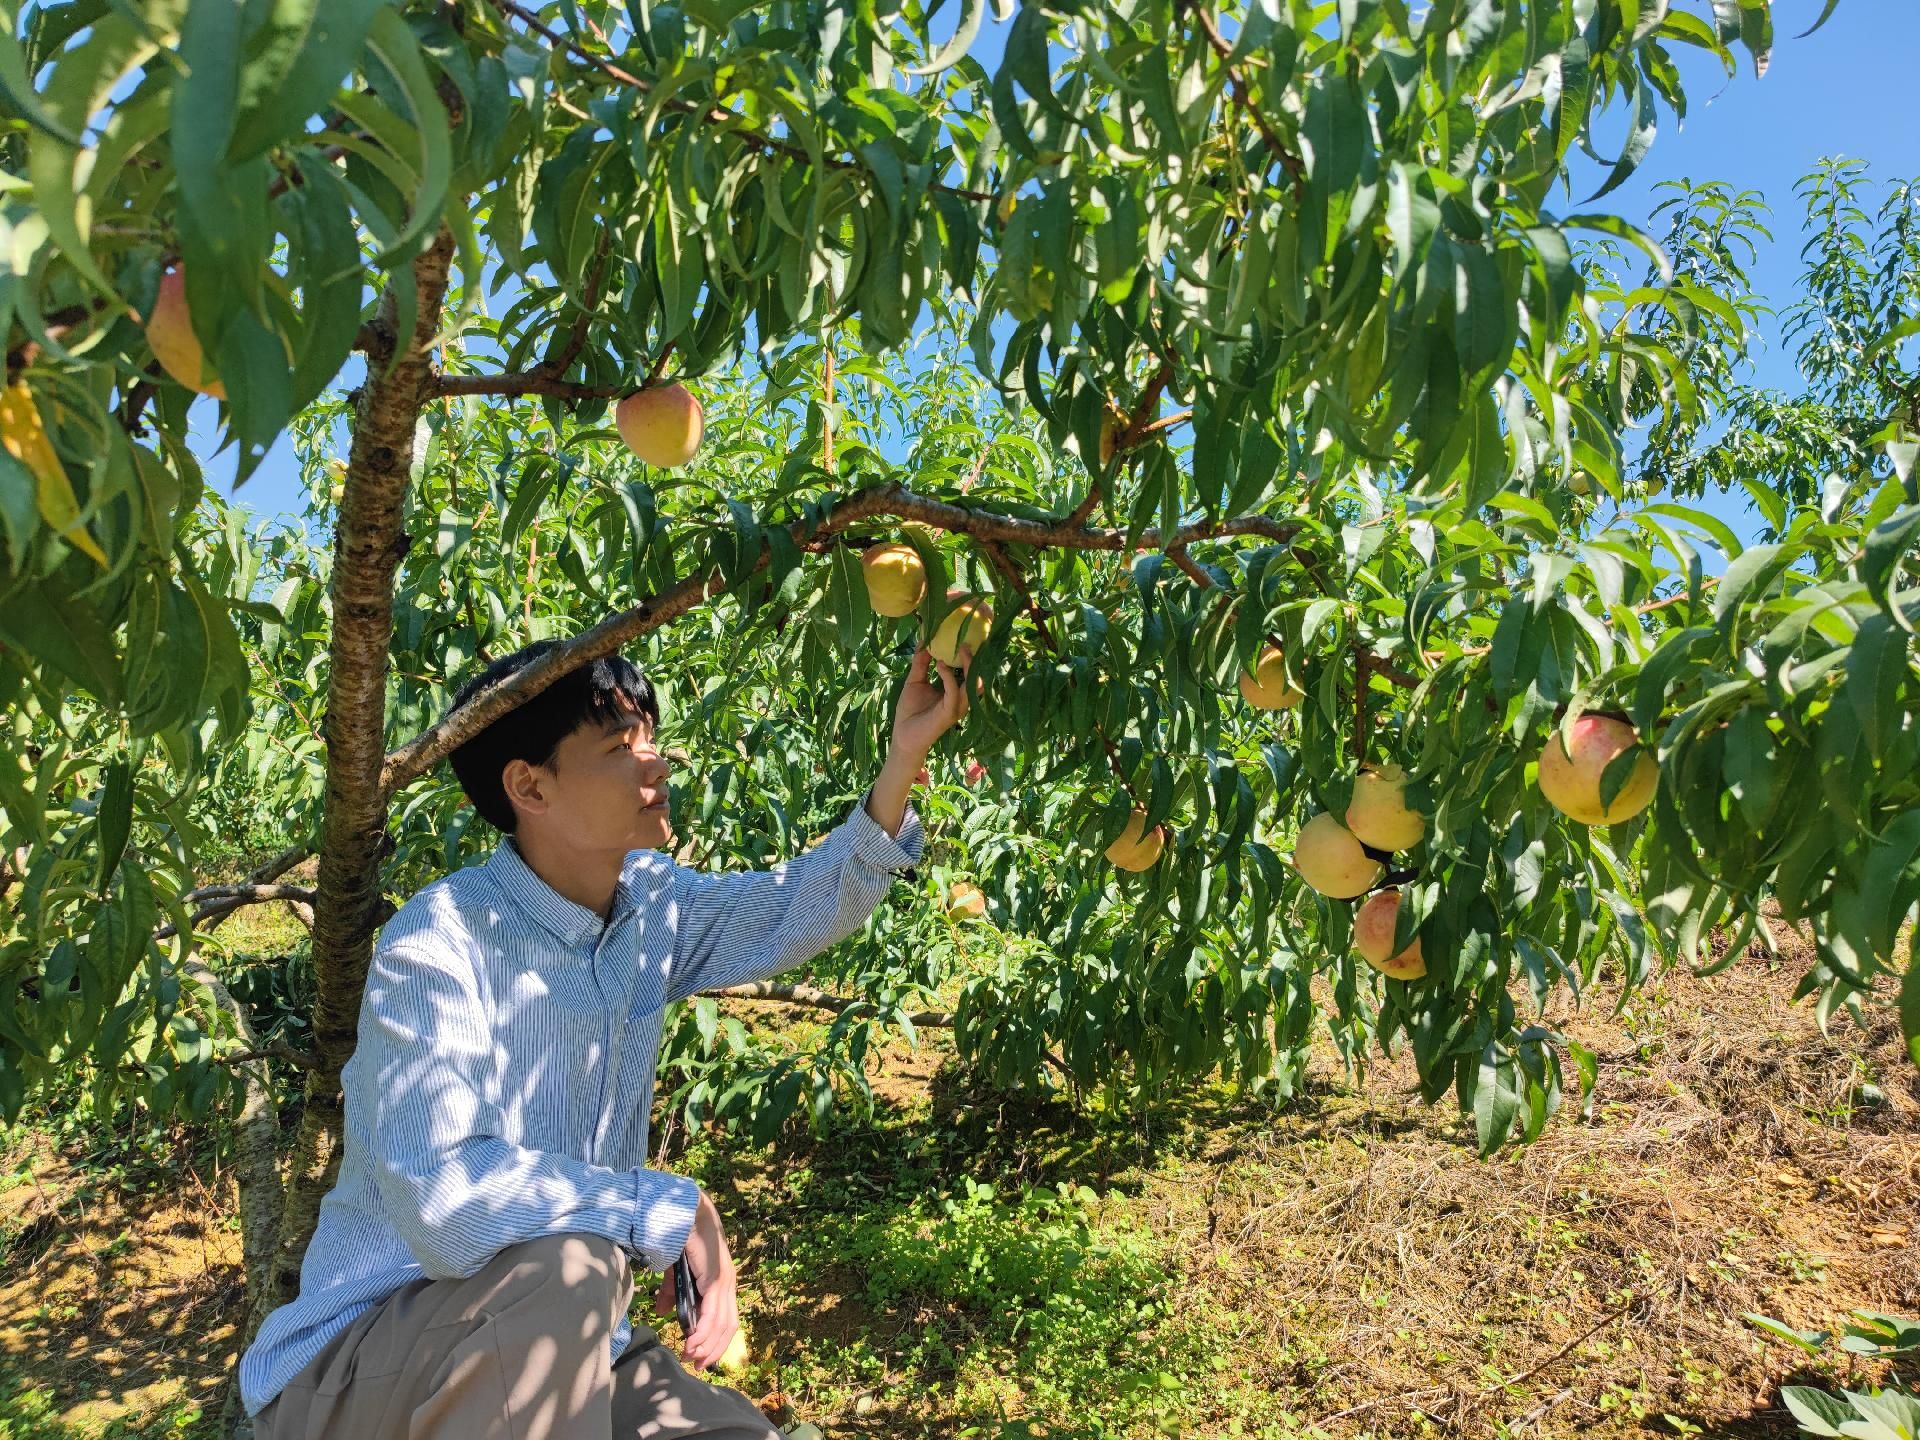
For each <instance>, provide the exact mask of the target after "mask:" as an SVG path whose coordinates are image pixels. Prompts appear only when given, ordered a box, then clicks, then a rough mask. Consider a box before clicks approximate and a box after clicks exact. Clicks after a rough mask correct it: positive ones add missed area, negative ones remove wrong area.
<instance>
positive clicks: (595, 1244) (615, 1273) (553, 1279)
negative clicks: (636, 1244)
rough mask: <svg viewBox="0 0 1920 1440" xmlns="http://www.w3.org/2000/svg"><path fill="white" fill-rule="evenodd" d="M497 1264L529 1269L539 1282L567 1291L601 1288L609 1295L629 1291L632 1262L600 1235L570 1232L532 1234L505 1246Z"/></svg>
mask: <svg viewBox="0 0 1920 1440" xmlns="http://www.w3.org/2000/svg"><path fill="white" fill-rule="evenodd" d="M498 1263H500V1264H502V1265H503V1266H506V1267H507V1268H510V1269H514V1270H523V1269H524V1268H531V1269H532V1270H534V1271H535V1272H536V1273H537V1276H538V1281H539V1283H540V1284H542V1285H552V1286H557V1287H559V1288H561V1289H564V1290H567V1291H569V1292H578V1291H581V1290H585V1289H589V1288H591V1289H604V1290H605V1291H606V1292H607V1295H608V1296H609V1298H614V1297H618V1296H621V1295H623V1294H626V1293H631V1292H630V1291H629V1290H628V1289H627V1287H628V1285H629V1283H630V1281H631V1278H632V1262H631V1261H630V1260H629V1259H628V1257H627V1252H626V1250H625V1249H623V1248H622V1247H621V1246H619V1245H617V1244H615V1243H614V1242H613V1241H612V1240H609V1239H608V1238H607V1237H606V1236H604V1235H590V1234H585V1233H582V1232H578V1231H572V1232H568V1233H567V1234H564V1235H540V1236H536V1237H535V1238H533V1239H531V1240H523V1241H521V1242H520V1243H519V1244H518V1245H509V1246H508V1247H507V1248H506V1249H505V1250H502V1251H501V1252H500V1254H499V1257H498ZM623 1303H624V1302H623Z"/></svg>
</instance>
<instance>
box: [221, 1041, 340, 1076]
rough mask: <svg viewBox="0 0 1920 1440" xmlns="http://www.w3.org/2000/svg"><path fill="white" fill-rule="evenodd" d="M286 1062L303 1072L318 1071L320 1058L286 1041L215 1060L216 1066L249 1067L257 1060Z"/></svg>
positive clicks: (275, 1042)
mask: <svg viewBox="0 0 1920 1440" xmlns="http://www.w3.org/2000/svg"><path fill="white" fill-rule="evenodd" d="M269 1059H271V1060H285V1061H287V1062H288V1063H290V1064H293V1065H297V1066H298V1067H299V1068H300V1069H302V1070H318V1069H319V1068H320V1057H319V1056H318V1055H315V1054H313V1053H312V1052H311V1051H307V1050H296V1049H294V1048H293V1046H291V1045H289V1044H287V1042H286V1041H284V1040H275V1041H273V1042H272V1043H271V1044H269V1045H268V1046H266V1047H265V1048H264V1049H258V1050H242V1051H239V1052H237V1053H236V1054H233V1055H221V1056H218V1057H216V1058H215V1060H214V1064H216V1065H247V1064H250V1063H252V1062H253V1061H255V1060H269Z"/></svg>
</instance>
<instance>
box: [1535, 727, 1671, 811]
mask: <svg viewBox="0 0 1920 1440" xmlns="http://www.w3.org/2000/svg"><path fill="white" fill-rule="evenodd" d="M1561 735H1562V732H1561V731H1560V730H1558V729H1556V730H1555V731H1554V732H1553V734H1552V735H1551V736H1549V737H1548V739H1547V748H1546V749H1544V750H1542V751H1541V752H1540V793H1541V794H1542V795H1545V796H1546V797H1547V799H1548V801H1549V802H1551V803H1552V805H1553V807H1554V808H1555V809H1556V810H1558V811H1560V812H1561V813H1562V814H1563V815H1566V816H1567V817H1568V818H1570V819H1573V820H1578V821H1579V822H1580V823H1581V824H1582V825H1618V824H1619V823H1620V822H1621V821H1622V820H1631V819H1632V818H1633V817H1634V816H1636V815H1638V814H1639V813H1640V812H1641V811H1642V810H1644V809H1646V808H1647V806H1648V805H1649V804H1651V803H1652V801H1653V792H1654V791H1655V790H1656V789H1657V788H1658V787H1659V784H1660V767H1659V766H1658V765H1657V764H1655V763H1654V759H1653V756H1652V755H1650V754H1648V753H1647V752H1646V751H1645V750H1642V751H1640V753H1639V755H1638V757H1637V758H1636V759H1635V760H1634V762H1633V770H1632V773H1631V774H1629V775H1628V776H1627V783H1626V784H1625V785H1623V786H1621V787H1620V793H1619V794H1617V795H1615V796H1614V797H1613V803H1612V804H1610V805H1602V804H1601V803H1600V777H1601V776H1603V775H1604V774H1606V771H1607V766H1608V765H1610V764H1611V763H1612V762H1613V759H1614V757H1615V756H1616V755H1621V754H1624V753H1625V752H1626V751H1628V750H1630V749H1632V748H1633V747H1634V746H1635V745H1637V744H1638V743H1639V736H1638V735H1636V734H1635V733H1634V729H1633V726H1631V725H1629V724H1627V722H1626V721H1624V720H1615V719H1613V718H1612V717H1610V716H1606V715H1582V716H1581V717H1580V718H1579V719H1578V720H1576V721H1574V722H1573V730H1572V733H1571V734H1569V735H1567V737H1566V744H1565V747H1564V748H1562V744H1561Z"/></svg>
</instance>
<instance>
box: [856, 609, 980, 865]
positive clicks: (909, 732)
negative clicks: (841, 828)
mask: <svg viewBox="0 0 1920 1440" xmlns="http://www.w3.org/2000/svg"><path fill="white" fill-rule="evenodd" d="M954 658H955V659H957V660H959V662H960V669H965V667H966V666H967V664H968V662H970V661H971V660H972V659H973V651H971V650H970V649H968V648H967V647H966V646H964V645H962V646H961V647H960V648H959V650H958V651H957V652H956V654H955V657H954ZM936 665H937V666H938V667H939V671H940V684H939V686H938V688H936V687H935V686H934V685H933V683H932V682H931V681H930V680H928V679H927V671H928V669H929V668H930V667H933V666H936ZM960 669H955V668H954V667H953V666H951V665H940V664H939V662H938V661H936V660H935V659H934V658H933V652H932V651H931V650H929V649H927V647H926V646H924V645H922V646H921V647H920V648H919V649H918V650H916V651H914V652H913V664H912V666H910V667H909V668H908V670H907V683H906V684H905V685H903V686H902V687H901V689H900V703H899V704H898V705H896V706H894V709H893V743H892V745H890V746H889V747H888V749H887V760H886V763H885V764H884V765H882V766H881V767H880V774H879V777H878V778H877V779H875V780H874V782H873V789H872V790H871V791H870V792H869V793H868V795H867V814H869V815H871V816H872V817H873V819H874V821H875V822H876V823H877V824H878V825H879V826H880V827H881V828H882V829H883V830H885V831H886V832H887V833H888V834H889V835H893V836H898V835H899V833H900V822H901V821H902V820H903V819H905V818H906V813H907V795H908V793H909V792H910V791H911V790H912V789H913V786H914V783H915V782H916V781H918V782H920V783H922V784H924V783H926V779H927V772H926V764H927V754H928V752H929V751H931V750H932V749H933V746H934V742H935V741H937V740H938V739H939V738H940V737H941V736H942V735H944V734H946V733H947V731H949V730H951V729H952V728H953V727H954V725H955V724H956V723H958V721H959V719H960V717H961V716H962V715H965V714H966V713H967V690H966V685H965V683H964V682H963V681H962V680H961V678H960Z"/></svg>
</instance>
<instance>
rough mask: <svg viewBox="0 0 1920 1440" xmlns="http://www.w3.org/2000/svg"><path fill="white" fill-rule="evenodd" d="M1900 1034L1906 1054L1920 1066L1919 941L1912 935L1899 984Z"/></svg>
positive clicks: (1909, 939)
mask: <svg viewBox="0 0 1920 1440" xmlns="http://www.w3.org/2000/svg"><path fill="white" fill-rule="evenodd" d="M1915 933H1920V932H1915ZM1900 1033H1901V1035H1902V1036H1904V1037H1905V1039H1906V1042H1907V1054H1908V1055H1910V1056H1911V1057H1912V1058H1913V1063H1914V1064H1916V1065H1920V941H1916V940H1915V939H1914V936H1913V935H1912V934H1910V935H1909V936H1908V937H1907V973H1906V976H1905V977H1904V978H1903V979H1902V980H1901V982H1900Z"/></svg>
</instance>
